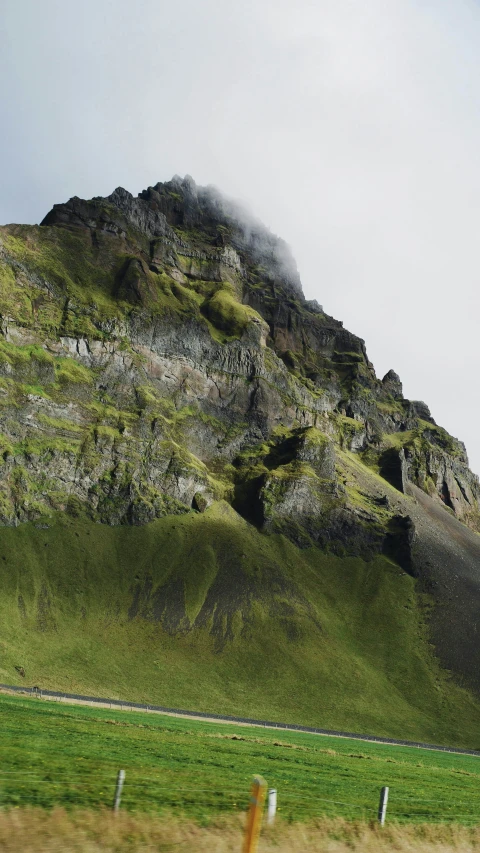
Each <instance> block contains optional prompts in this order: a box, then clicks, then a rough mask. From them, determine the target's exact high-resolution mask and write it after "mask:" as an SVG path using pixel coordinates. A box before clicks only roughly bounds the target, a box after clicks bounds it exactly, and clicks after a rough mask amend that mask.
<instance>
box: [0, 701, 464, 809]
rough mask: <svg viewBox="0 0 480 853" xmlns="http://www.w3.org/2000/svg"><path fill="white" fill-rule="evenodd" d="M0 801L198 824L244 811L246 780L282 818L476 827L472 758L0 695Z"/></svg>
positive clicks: (17, 804) (247, 787) (247, 788)
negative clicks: (273, 792)
mask: <svg viewBox="0 0 480 853" xmlns="http://www.w3.org/2000/svg"><path fill="white" fill-rule="evenodd" d="M0 753H1V755H2V760H1V767H0V804H1V805H2V806H28V805H32V806H40V807H43V808H47V809H51V808H53V807H54V806H58V805H59V806H65V807H67V808H70V807H80V808H92V807H93V808H98V807H102V806H104V807H109V806H111V803H112V799H113V794H114V789H115V780H116V775H117V772H118V770H119V769H120V768H123V769H125V771H126V781H125V787H124V794H123V800H122V807H123V808H124V809H125V810H130V811H142V812H151V813H158V812H167V813H168V814H170V815H171V814H172V812H173V813H177V814H178V815H179V816H180V815H181V816H182V817H190V818H193V819H195V820H196V821H200V822H209V821H211V820H212V819H216V818H218V817H219V816H221V815H222V814H223V815H226V816H228V815H234V814H235V813H241V812H243V811H244V810H245V809H246V808H247V805H248V794H249V786H250V781H251V777H252V775H253V774H255V773H260V774H261V775H263V776H264V778H265V779H266V781H267V783H268V785H269V787H274V788H276V789H277V790H278V806H279V815H280V816H283V817H284V818H286V819H287V820H300V821H304V820H308V819H310V818H315V817H319V816H321V815H327V816H331V817H334V816H342V817H344V818H346V819H348V820H354V819H357V820H358V819H360V820H366V821H370V820H374V819H375V816H376V810H377V806H378V798H379V791H380V788H381V787H382V786H383V785H388V786H389V787H390V800H389V807H388V819H389V821H392V820H395V821H401V822H409V821H414V822H425V821H434V822H443V821H448V822H450V821H456V822H459V823H466V824H472V823H477V822H480V758H477V757H476V756H468V755H455V754H449V753H441V752H435V751H432V750H424V749H414V748H406V747H396V746H387V745H384V744H373V743H368V742H364V741H356V740H349V739H344V738H333V737H320V736H315V735H308V734H303V733H300V732H288V731H278V732H277V731H275V730H274V729H262V728H258V727H247V726H237V725H222V724H218V723H209V722H199V721H196V720H187V719H180V718H173V717H166V716H162V715H157V714H148V713H140V712H122V711H116V710H109V709H99V708H89V707H84V706H75V705H64V704H60V703H53V702H45V701H41V700H36V699H30V698H19V697H11V696H8V695H1V696H0Z"/></svg>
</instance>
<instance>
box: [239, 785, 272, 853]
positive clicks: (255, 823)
mask: <svg viewBox="0 0 480 853" xmlns="http://www.w3.org/2000/svg"><path fill="white" fill-rule="evenodd" d="M266 788H267V783H266V782H265V779H262V777H261V776H254V777H253V782H252V788H251V792H250V809H249V812H248V818H247V826H246V829H245V842H244V845H243V853H256V851H257V844H258V836H259V834H260V824H261V821H262V810H263V803H264V800H265V792H266Z"/></svg>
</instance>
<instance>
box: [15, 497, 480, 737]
mask: <svg viewBox="0 0 480 853" xmlns="http://www.w3.org/2000/svg"><path fill="white" fill-rule="evenodd" d="M48 524H49V526H42V525H41V524H39V523H37V524H36V525H35V524H33V523H29V524H25V525H21V526H20V527H18V528H3V529H2V530H1V531H0V591H1V594H0V680H1V681H3V682H5V683H18V684H20V683H22V684H26V685H40V686H42V687H44V688H50V689H63V690H66V691H68V692H80V693H89V694H94V695H100V696H112V697H119V698H129V699H132V700H137V701H149V702H152V703H159V704H165V705H169V706H174V707H185V708H190V709H194V710H203V711H213V712H224V713H229V714H236V715H247V716H253V717H256V718H262V719H278V720H281V721H286V722H296V723H303V724H310V725H316V726H324V727H330V728H337V729H338V728H342V729H347V730H351V731H358V732H368V733H375V734H379V735H391V736H394V737H401V738H408V739H423V740H426V741H428V742H437V743H452V744H461V745H465V746H470V747H478V746H479V745H480V744H479V738H478V735H477V731H478V725H479V723H480V708H479V706H478V705H477V704H476V703H475V702H474V700H473V699H472V698H471V697H470V696H469V695H468V694H467V693H466V692H464V691H462V690H461V689H459V688H457V687H455V686H454V685H453V684H452V683H451V682H450V681H449V680H448V678H447V676H446V675H445V674H443V673H442V672H441V670H440V669H439V667H438V666H437V664H436V662H435V659H434V658H433V656H432V653H431V648H430V646H429V645H428V642H427V640H426V638H425V632H424V628H423V622H422V618H421V612H420V609H419V605H418V602H417V598H416V595H415V590H414V581H413V579H412V578H411V577H409V576H408V575H406V574H405V573H404V572H402V571H401V569H399V568H398V566H396V565H395V564H393V563H391V562H389V561H388V560H386V559H384V558H377V559H376V560H373V561H371V562H368V563H366V562H364V561H362V560H361V559H359V558H343V559H341V558H336V557H332V556H326V555H324V554H322V553H321V552H320V551H319V550H317V549H314V548H312V549H305V550H299V549H297V548H296V547H295V546H294V545H293V544H291V543H290V542H288V541H287V540H285V539H284V538H283V537H281V536H265V535H262V534H260V533H259V532H258V531H257V530H256V529H255V528H254V527H252V526H251V525H249V524H248V523H247V522H245V521H244V520H242V519H241V518H240V517H239V516H238V515H237V514H236V513H235V512H234V511H233V510H232V509H231V508H230V507H229V506H228V505H227V504H224V503H217V504H214V505H213V506H212V507H211V508H210V509H209V510H207V512H205V513H204V514H197V513H190V514H187V515H185V516H181V517H178V516H176V517H167V518H163V519H159V520H157V521H155V522H153V523H151V524H149V525H145V526H143V527H109V526H106V525H100V524H94V523H91V522H88V521H85V520H82V519H81V518H79V519H72V518H69V517H67V516H61V515H59V516H58V517H56V518H52V519H50V520H49V522H48ZM15 666H21V667H24V668H25V672H26V677H25V678H21V677H20V676H19V675H18V674H17V672H16V670H15Z"/></svg>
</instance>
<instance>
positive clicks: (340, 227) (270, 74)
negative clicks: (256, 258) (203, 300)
mask: <svg viewBox="0 0 480 853" xmlns="http://www.w3.org/2000/svg"><path fill="white" fill-rule="evenodd" d="M0 75H1V80H2V86H1V91H0V121H1V134H0V155H1V157H0V223H2V224H3V223H8V222H29V223H35V222H39V221H40V220H41V219H42V218H43V216H44V215H45V213H46V212H47V211H48V210H49V209H50V208H51V206H52V205H53V204H54V203H55V202H62V201H65V200H66V199H68V198H69V197H71V196H73V195H78V196H81V197H83V198H90V197H91V196H93V195H107V194H109V193H110V192H111V191H112V190H113V189H114V188H115V187H117V186H119V185H120V186H124V187H126V188H127V189H128V190H130V191H131V192H133V193H135V194H136V193H138V192H139V191H140V190H141V189H143V188H144V187H146V186H148V185H152V184H154V183H156V182H157V181H159V180H160V181H163V180H169V179H170V178H171V177H172V176H173V175H174V174H175V173H178V174H180V175H182V176H183V175H184V174H186V173H188V174H191V175H192V176H193V177H194V178H195V180H196V181H197V183H200V184H215V185H216V186H218V187H219V188H220V189H221V190H223V191H224V192H225V193H227V194H229V195H232V196H234V197H235V198H239V199H241V200H243V201H244V202H247V204H248V205H249V207H250V208H251V209H252V211H253V212H254V213H255V214H256V215H257V216H258V217H259V218H261V219H262V220H263V221H264V222H265V223H266V224H267V225H268V226H269V227H270V228H271V229H272V230H273V231H274V232H275V233H277V234H278V235H279V236H282V237H283V238H284V239H285V240H287V242H288V243H289V244H290V245H291V247H292V250H293V252H294V255H295V257H296V259H297V263H298V267H299V270H300V273H301V276H302V281H303V286H304V291H305V294H306V296H307V297H308V298H316V299H318V301H319V302H320V303H321V304H322V305H323V306H324V308H325V310H326V311H327V312H328V313H330V314H332V315H333V316H335V317H337V318H338V319H341V320H343V322H344V325H345V326H346V327H347V328H348V329H350V330H351V331H353V332H355V333H356V334H358V335H360V336H361V337H362V338H364V339H365V340H366V343H367V348H368V353H369V356H370V359H371V360H372V361H373V363H374V365H375V368H376V371H377V374H378V375H379V376H380V377H381V376H383V374H384V373H386V372H387V370H389V369H390V368H393V369H395V370H396V371H397V373H399V374H400V377H401V379H402V380H403V383H404V393H405V395H406V396H408V397H410V398H411V399H423V400H425V401H426V402H427V403H428V404H429V406H430V408H431V411H432V414H433V416H434V418H435V419H436V420H437V422H438V423H440V424H442V425H443V426H445V427H446V428H447V429H448V430H449V431H450V432H451V433H453V435H455V436H457V437H458V438H461V439H462V440H463V441H465V443H466V445H467V450H468V452H469V456H470V461H471V465H472V467H473V469H474V470H475V471H476V472H480V433H479V430H478V427H477V425H478V423H479V421H480V401H479V394H478V366H479V340H478V311H479V307H480V306H479V301H480V300H479V288H478V280H479V260H478V255H479V247H480V239H479V226H480V2H478V0H312V2H307V0H288V2H287V0H242V2H241V3H238V2H233V0H197V2H195V0H183V2H182V0H177V2H176V3H173V2H171V0H169V2H165V0H135V2H133V0H82V2H81V3H74V2H73V0H1V3H0Z"/></svg>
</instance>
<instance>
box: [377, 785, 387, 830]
mask: <svg viewBox="0 0 480 853" xmlns="http://www.w3.org/2000/svg"><path fill="white" fill-rule="evenodd" d="M387 803H388V788H382V790H381V791H380V802H379V804H378V822H379V824H380V826H384V824H385V817H386V815H387Z"/></svg>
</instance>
